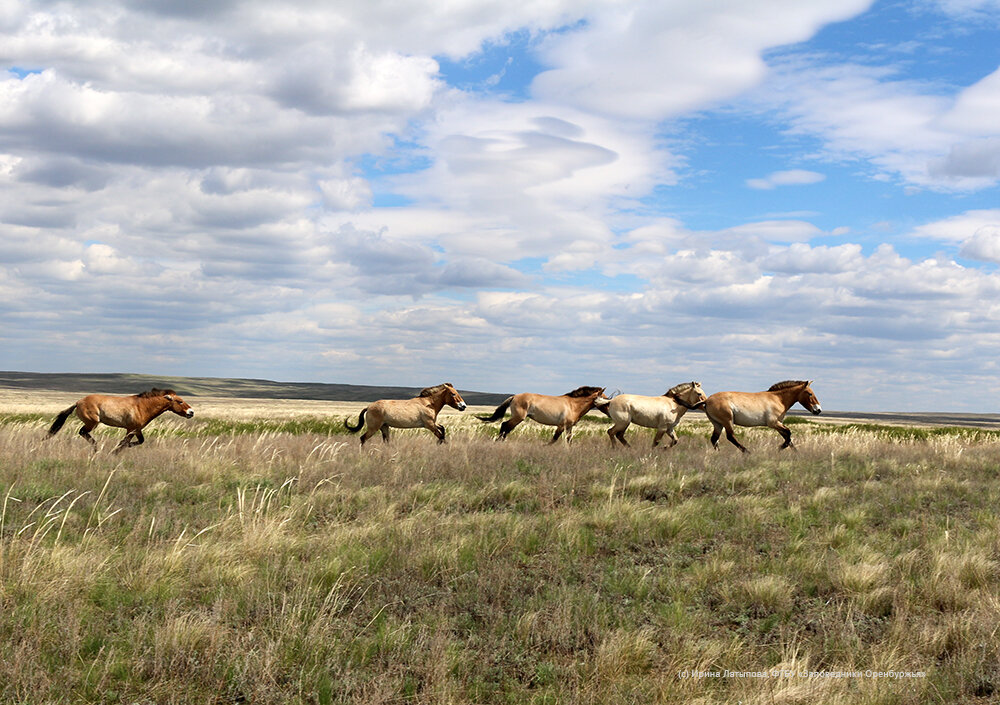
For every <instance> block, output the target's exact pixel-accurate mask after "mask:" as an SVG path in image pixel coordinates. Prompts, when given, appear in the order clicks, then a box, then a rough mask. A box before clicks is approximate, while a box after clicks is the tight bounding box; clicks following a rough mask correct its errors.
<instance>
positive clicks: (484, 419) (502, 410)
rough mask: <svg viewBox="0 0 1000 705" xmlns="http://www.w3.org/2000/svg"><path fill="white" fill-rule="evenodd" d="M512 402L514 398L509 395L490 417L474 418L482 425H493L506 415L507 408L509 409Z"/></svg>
mask: <svg viewBox="0 0 1000 705" xmlns="http://www.w3.org/2000/svg"><path fill="white" fill-rule="evenodd" d="M513 401H514V396H513V395H511V396H509V397H507V399H506V400H505V401H504V403H503V404H501V405H500V406H498V407H497V408H496V410H495V411H494V412H493V415H492V416H477V417H476V418H477V419H479V420H480V421H482V422H483V423H493V422H494V421H499V420H500V419H502V418H503V415H504V414H506V413H507V409H508V407H510V405H511V403H513Z"/></svg>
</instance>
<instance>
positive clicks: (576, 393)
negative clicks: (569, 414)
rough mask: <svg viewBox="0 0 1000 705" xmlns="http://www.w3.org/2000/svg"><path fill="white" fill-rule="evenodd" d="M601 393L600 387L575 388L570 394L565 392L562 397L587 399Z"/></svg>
mask: <svg viewBox="0 0 1000 705" xmlns="http://www.w3.org/2000/svg"><path fill="white" fill-rule="evenodd" d="M599 391H601V387H577V388H576V389H574V390H573V391H572V392H566V393H565V394H563V396H564V397H574V398H575V397H589V396H591V395H593V394H597V393H598V392H599Z"/></svg>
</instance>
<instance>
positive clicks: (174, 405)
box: [163, 392, 194, 419]
mask: <svg viewBox="0 0 1000 705" xmlns="http://www.w3.org/2000/svg"><path fill="white" fill-rule="evenodd" d="M163 398H164V399H166V400H167V401H168V402H170V406H168V407H167V408H168V409H170V410H171V411H172V412H174V413H175V414H177V415H178V416H183V417H184V418H186V419H190V418H191V417H192V416H194V409H192V408H191V405H190V404H188V403H187V402H186V401H184V400H183V399H181V398H180V397H179V396H177V394H175V393H174V392H169V393H167V394H164V395H163Z"/></svg>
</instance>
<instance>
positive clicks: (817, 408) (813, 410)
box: [809, 406, 823, 416]
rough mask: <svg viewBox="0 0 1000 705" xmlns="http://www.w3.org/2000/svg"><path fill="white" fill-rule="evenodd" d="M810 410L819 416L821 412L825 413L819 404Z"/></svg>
mask: <svg viewBox="0 0 1000 705" xmlns="http://www.w3.org/2000/svg"><path fill="white" fill-rule="evenodd" d="M809 411H811V412H812V413H813V415H815V416H819V415H820V414H822V413H823V409H821V408H820V407H818V406H817V407H816V408H814V409H810V410H809Z"/></svg>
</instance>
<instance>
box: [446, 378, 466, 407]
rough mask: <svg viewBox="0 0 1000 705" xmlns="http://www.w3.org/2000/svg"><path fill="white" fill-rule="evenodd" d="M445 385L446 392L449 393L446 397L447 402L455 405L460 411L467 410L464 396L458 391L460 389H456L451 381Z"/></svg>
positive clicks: (449, 404)
mask: <svg viewBox="0 0 1000 705" xmlns="http://www.w3.org/2000/svg"><path fill="white" fill-rule="evenodd" d="M444 386H445V394H447V396H446V397H445V404H447V405H448V406H453V407H455V408H456V409H458V410H459V411H465V406H466V404H465V400H464V399H463V398H462V395H461V394H459V393H458V390H457V389H455V387H453V386H452V385H451V384H450V383H448V384H445V385H444Z"/></svg>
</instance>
